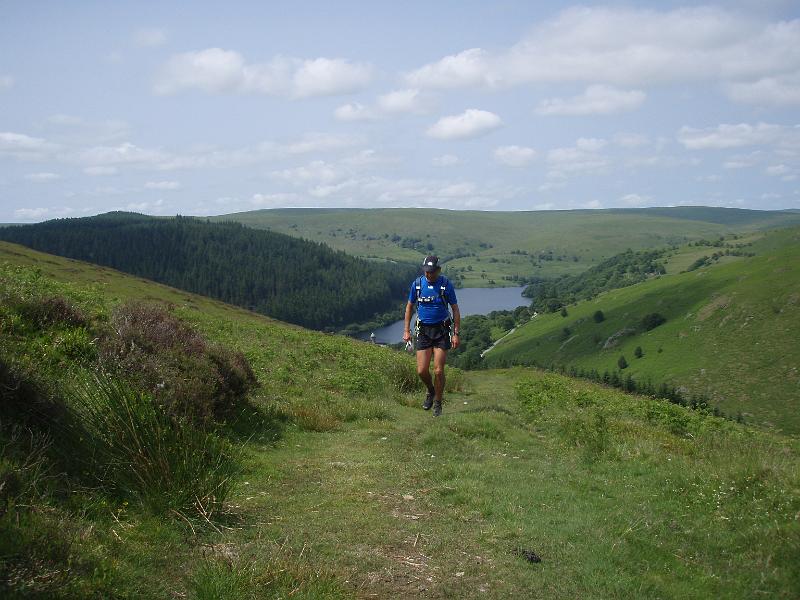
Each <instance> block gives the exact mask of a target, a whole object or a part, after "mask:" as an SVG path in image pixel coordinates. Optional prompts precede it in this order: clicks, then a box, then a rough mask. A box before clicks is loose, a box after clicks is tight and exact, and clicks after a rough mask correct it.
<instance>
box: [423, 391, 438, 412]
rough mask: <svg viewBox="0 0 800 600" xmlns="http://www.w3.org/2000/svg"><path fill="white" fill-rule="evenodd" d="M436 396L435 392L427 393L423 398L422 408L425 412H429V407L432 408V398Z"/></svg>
mask: <svg viewBox="0 0 800 600" xmlns="http://www.w3.org/2000/svg"><path fill="white" fill-rule="evenodd" d="M435 395H436V392H428V395H427V396H425V402H423V403H422V408H424V409H425V410H430V408H431V406H433V397H434V396H435Z"/></svg>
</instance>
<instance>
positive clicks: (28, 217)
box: [14, 207, 50, 221]
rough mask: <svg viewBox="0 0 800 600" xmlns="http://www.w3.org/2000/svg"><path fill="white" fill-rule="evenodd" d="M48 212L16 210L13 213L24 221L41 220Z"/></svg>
mask: <svg viewBox="0 0 800 600" xmlns="http://www.w3.org/2000/svg"><path fill="white" fill-rule="evenodd" d="M49 212H50V209H49V208H42V207H39V208H18V209H17V210H15V211H14V216H15V217H16V218H18V219H22V220H24V221H33V220H36V219H41V218H42V217H44V216H45V215H47V214H48V213H49Z"/></svg>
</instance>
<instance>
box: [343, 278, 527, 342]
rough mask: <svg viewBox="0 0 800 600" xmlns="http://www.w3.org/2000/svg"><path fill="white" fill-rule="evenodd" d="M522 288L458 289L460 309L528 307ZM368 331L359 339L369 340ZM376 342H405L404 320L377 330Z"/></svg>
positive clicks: (482, 310) (469, 311) (486, 311)
mask: <svg viewBox="0 0 800 600" xmlns="http://www.w3.org/2000/svg"><path fill="white" fill-rule="evenodd" d="M523 289H525V288H521V287H505V288H461V289H456V297H457V298H458V308H459V309H461V316H462V317H466V316H467V315H486V314H489V313H490V312H492V311H493V310H514V309H515V308H517V307H518V306H528V305H529V304H530V302H531V301H530V299H529V298H525V297H523V296H522V290H523ZM415 318H416V315H415V316H414V317H412V319H411V326H412V327H413V326H414V319H415ZM370 333H372V332H370V331H367V332H365V333H362V334H360V335H359V336H358V337H359V338H360V339H363V340H368V339H369V334H370ZM375 341H376V342H378V343H379V344H396V343H398V342H402V341H403V320H402V319H400V320H398V321H395V322H394V323H392V324H391V325H387V326H386V327H381V328H380V329H376V330H375Z"/></svg>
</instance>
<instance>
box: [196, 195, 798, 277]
mask: <svg viewBox="0 0 800 600" xmlns="http://www.w3.org/2000/svg"><path fill="white" fill-rule="evenodd" d="M210 220H212V221H236V222H239V223H242V224H244V225H247V226H248V227H255V228H260V229H270V230H272V231H278V232H281V233H285V234H288V235H293V236H298V237H302V238H305V239H309V240H314V241H317V242H323V243H325V244H328V245H330V246H332V247H333V248H336V249H338V250H342V251H344V252H347V253H348V254H352V255H356V256H362V257H370V258H379V259H390V260H401V261H409V262H412V263H417V262H419V261H420V260H421V259H422V257H423V256H425V254H427V253H428V252H430V251H435V252H436V253H438V254H439V255H440V256H441V257H442V258H445V259H446V260H447V264H446V266H445V269H446V274H447V275H448V276H449V277H450V278H451V279H455V280H458V281H461V283H462V284H463V286H464V287H486V286H489V285H515V284H516V282H517V281H519V278H529V277H532V276H538V277H553V276H558V275H563V274H575V273H580V272H582V271H584V270H586V269H587V268H589V267H591V266H592V265H595V264H597V263H599V262H600V261H601V260H603V259H604V258H608V257H610V256H613V255H614V254H618V253H620V252H622V251H624V250H626V249H628V248H630V249H632V250H641V249H647V248H659V247H663V246H668V245H672V244H683V243H686V242H688V241H693V240H697V239H701V238H708V239H716V238H717V237H719V236H720V235H729V234H732V233H735V232H738V233H742V232H748V231H755V230H762V229H769V228H773V227H779V226H788V225H791V224H796V223H800V215H798V214H796V213H791V212H782V211H756V210H744V209H733V208H712V207H674V208H646V209H609V210H568V211H518V212H501V211H497V212H495V211H489V212H483V211H450V210H439V209H276V210H258V211H251V212H246V213H236V214H229V215H221V216H218V217H211V218H210ZM515 278H516V279H515ZM490 282H494V283H493V284H491V283H490Z"/></svg>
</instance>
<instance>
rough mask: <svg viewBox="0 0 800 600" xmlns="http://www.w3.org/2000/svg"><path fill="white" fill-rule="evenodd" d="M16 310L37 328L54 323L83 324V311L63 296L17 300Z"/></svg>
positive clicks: (84, 320)
mask: <svg viewBox="0 0 800 600" xmlns="http://www.w3.org/2000/svg"><path fill="white" fill-rule="evenodd" d="M14 304H16V307H15V308H16V310H17V312H18V313H19V314H20V315H21V316H22V318H24V319H25V320H27V321H29V322H30V323H32V324H34V325H35V326H37V327H38V328H45V327H51V326H54V325H72V326H78V325H85V324H86V317H85V316H84V314H83V312H82V311H81V310H80V309H79V308H78V307H76V306H75V305H73V304H72V303H71V302H70V301H69V300H67V299H66V298H64V297H63V296H49V297H43V298H30V299H25V300H21V299H20V300H18V301H17V302H16V303H14Z"/></svg>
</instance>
